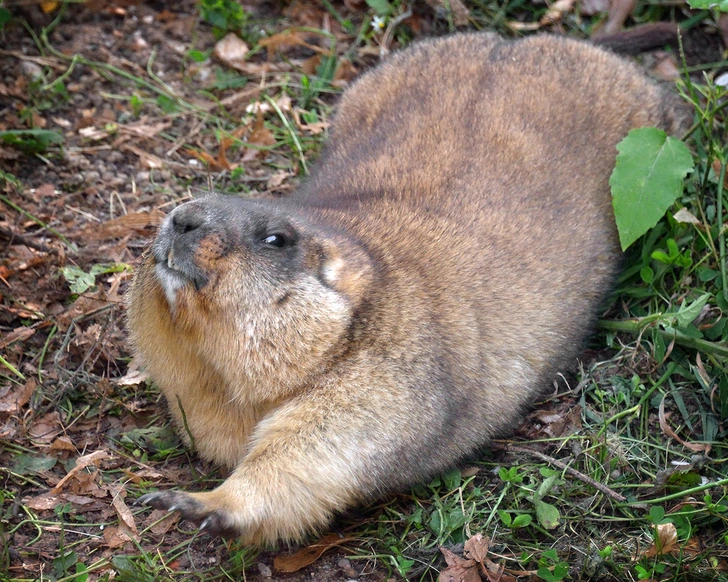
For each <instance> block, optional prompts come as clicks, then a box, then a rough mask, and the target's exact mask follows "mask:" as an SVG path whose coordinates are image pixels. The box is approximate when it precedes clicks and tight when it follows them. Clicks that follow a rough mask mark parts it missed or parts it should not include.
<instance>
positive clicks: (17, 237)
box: [0, 226, 53, 253]
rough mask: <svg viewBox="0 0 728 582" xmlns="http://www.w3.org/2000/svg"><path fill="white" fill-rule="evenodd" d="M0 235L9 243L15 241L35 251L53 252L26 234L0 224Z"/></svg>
mask: <svg viewBox="0 0 728 582" xmlns="http://www.w3.org/2000/svg"><path fill="white" fill-rule="evenodd" d="M0 236H3V237H5V238H6V239H8V240H9V241H10V243H11V244H12V243H16V244H21V245H25V246H26V247H30V248H31V249H35V250H36V251H41V252H43V253H50V252H53V249H50V248H48V247H47V246H45V245H44V244H41V243H37V242H35V241H33V240H31V239H29V238H28V237H27V236H25V235H22V234H18V233H17V232H14V231H12V230H11V229H9V228H5V227H4V226H0Z"/></svg>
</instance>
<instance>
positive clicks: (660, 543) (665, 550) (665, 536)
mask: <svg viewBox="0 0 728 582" xmlns="http://www.w3.org/2000/svg"><path fill="white" fill-rule="evenodd" d="M655 531H656V533H657V539H656V540H655V542H654V543H653V544H652V546H650V548H649V549H648V550H647V551H646V552H645V554H644V557H645V558H651V557H653V556H661V555H662V554H669V553H671V552H673V551H675V550H677V549H678V547H677V530H676V529H675V524H674V523H660V524H658V525H656V526H655Z"/></svg>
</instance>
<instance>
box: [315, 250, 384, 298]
mask: <svg viewBox="0 0 728 582" xmlns="http://www.w3.org/2000/svg"><path fill="white" fill-rule="evenodd" d="M322 247H323V249H322V250H323V253H322V255H323V258H322V261H321V266H320V268H319V274H320V277H321V280H322V281H323V283H324V284H325V285H328V286H329V287H331V288H332V289H334V290H336V291H337V292H339V293H341V294H342V295H345V296H346V297H347V299H349V301H350V302H352V303H358V302H359V301H360V300H361V299H362V298H363V296H364V294H365V293H366V290H367V288H368V287H369V285H370V283H371V281H372V277H373V274H374V267H373V265H372V260H371V257H370V256H369V254H368V253H367V252H366V250H365V249H364V248H362V247H361V246H360V245H359V244H358V243H356V242H354V241H352V240H350V239H347V238H346V237H332V238H326V239H324V240H323V241H322Z"/></svg>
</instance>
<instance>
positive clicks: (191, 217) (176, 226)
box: [172, 204, 205, 234]
mask: <svg viewBox="0 0 728 582" xmlns="http://www.w3.org/2000/svg"><path fill="white" fill-rule="evenodd" d="M204 223H205V213H204V211H203V210H202V209H201V208H200V207H199V206H197V205H196V204H183V205H182V206H178V207H177V208H175V209H174V210H173V211H172V229H173V230H174V232H175V234H185V233H188V232H190V231H193V230H197V229H198V228H200V227H201V226H202V225H203V224H204Z"/></svg>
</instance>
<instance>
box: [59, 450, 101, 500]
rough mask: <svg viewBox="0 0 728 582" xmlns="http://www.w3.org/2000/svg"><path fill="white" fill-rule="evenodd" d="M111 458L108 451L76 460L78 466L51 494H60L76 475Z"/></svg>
mask: <svg viewBox="0 0 728 582" xmlns="http://www.w3.org/2000/svg"><path fill="white" fill-rule="evenodd" d="M109 458H111V455H110V454H109V453H108V452H107V451H94V452H93V453H89V454H88V455H84V456H82V457H79V458H78V459H76V466H75V467H74V468H73V469H71V470H70V471H69V472H68V473H67V474H66V476H65V477H64V478H63V479H61V480H60V481H59V482H58V484H57V485H56V486H55V487H54V488H53V489H52V490H51V492H52V493H58V492H59V491H60V490H61V489H63V486H64V485H65V484H66V483H68V481H69V480H70V479H72V478H73V476H74V475H75V474H76V473H78V472H79V471H81V470H82V469H85V468H86V467H88V466H90V465H94V466H98V464H99V463H100V462H101V461H103V460H105V459H109Z"/></svg>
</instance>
